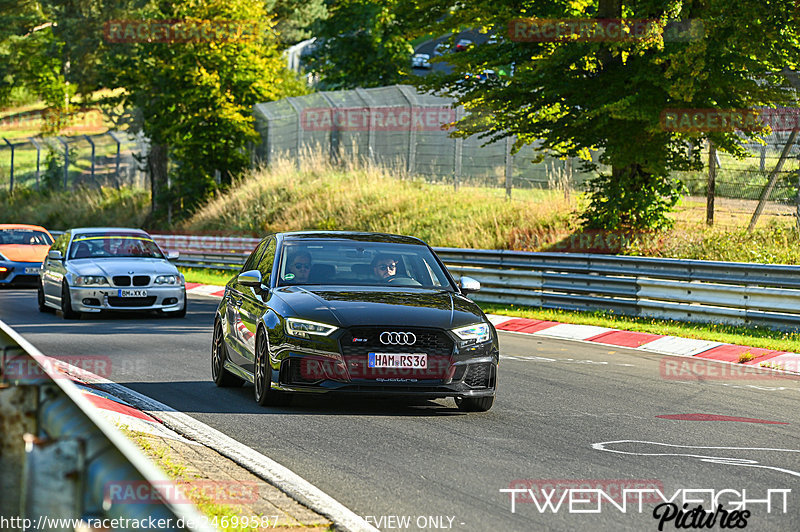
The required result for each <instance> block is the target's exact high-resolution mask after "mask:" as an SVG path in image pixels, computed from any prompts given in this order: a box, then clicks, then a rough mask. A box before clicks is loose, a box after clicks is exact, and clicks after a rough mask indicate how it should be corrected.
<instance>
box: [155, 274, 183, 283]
mask: <svg viewBox="0 0 800 532" xmlns="http://www.w3.org/2000/svg"><path fill="white" fill-rule="evenodd" d="M153 282H154V283H155V284H178V282H179V280H178V276H177V275H159V276H157V277H156V280H155V281H153Z"/></svg>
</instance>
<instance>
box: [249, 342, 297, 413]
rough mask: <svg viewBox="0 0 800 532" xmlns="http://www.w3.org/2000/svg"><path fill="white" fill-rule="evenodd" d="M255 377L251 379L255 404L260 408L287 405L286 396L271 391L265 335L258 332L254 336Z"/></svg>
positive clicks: (269, 366) (287, 399)
mask: <svg viewBox="0 0 800 532" xmlns="http://www.w3.org/2000/svg"><path fill="white" fill-rule="evenodd" d="M255 355H256V357H255V358H256V360H255V362H256V363H255V370H256V372H255V375H254V379H253V384H254V385H255V386H254V389H255V399H256V403H258V404H259V405H261V406H279V405H286V404H289V397H288V396H287V395H286V394H282V393H280V392H276V391H275V390H273V389H272V366H271V365H270V363H269V348H268V345H267V335H266V334H265V333H264V331H263V330H259V331H258V334H257V335H256V353H255Z"/></svg>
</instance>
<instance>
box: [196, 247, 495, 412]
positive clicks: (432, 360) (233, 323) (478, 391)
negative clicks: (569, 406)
mask: <svg viewBox="0 0 800 532" xmlns="http://www.w3.org/2000/svg"><path fill="white" fill-rule="evenodd" d="M479 289H480V283H478V282H477V281H475V280H474V279H470V278H468V277H462V278H461V279H460V282H456V281H455V280H454V279H453V278H452V277H451V276H450V274H449V273H448V271H447V269H446V268H445V267H444V265H443V264H442V262H441V261H440V260H439V258H438V257H437V256H436V254H435V253H434V252H433V250H432V249H431V248H430V247H429V246H428V245H427V244H425V243H424V242H422V241H421V240H419V239H416V238H412V237H408V236H400V235H387V234H377V233H352V232H333V231H332V232H297V233H279V234H275V235H271V236H268V237H267V238H265V239H264V240H262V241H261V243H260V244H259V245H258V246H257V247H256V249H255V250H254V251H253V252H252V253H251V254H250V256H249V257H248V259H247V261H246V262H245V264H244V266H243V267H242V269H241V271H240V273H239V274H238V275H237V276H236V277H234V278H233V279H231V280H230V281H229V282H228V284H227V286H226V287H225V295H224V296H223V299H222V301H221V302H220V305H219V308H218V309H217V313H216V316H215V319H214V336H213V340H212V348H211V351H212V353H211V356H212V360H211V368H212V378H213V380H214V382H215V383H216V384H217V385H218V386H238V385H242V384H243V383H245V382H251V383H253V384H254V385H255V399H256V401H257V402H258V403H259V404H261V405H267V404H276V403H280V402H283V400H285V399H286V398H287V397H288V396H287V395H286V394H289V393H292V394H299V393H305V394H321V393H354V394H366V395H370V394H373V395H374V394H384V395H385V394H389V395H394V396H409V397H423V398H443V397H453V398H454V399H455V402H456V405H457V406H458V408H459V409H461V410H463V411H468V412H469V411H480V412H484V411H486V410H489V409H490V408H491V406H492V403H493V401H494V397H495V391H496V388H497V364H498V360H499V356H500V353H499V345H498V339H497V332H496V331H495V329H494V326H493V325H492V324H491V322H490V321H489V320H488V318H487V317H486V316H485V315H484V313H483V312H482V311H481V309H480V307H478V305H476V304H475V303H474V302H472V301H471V300H469V299H468V298H467V297H466V295H467V294H468V293H470V292H475V291H477V290H479Z"/></svg>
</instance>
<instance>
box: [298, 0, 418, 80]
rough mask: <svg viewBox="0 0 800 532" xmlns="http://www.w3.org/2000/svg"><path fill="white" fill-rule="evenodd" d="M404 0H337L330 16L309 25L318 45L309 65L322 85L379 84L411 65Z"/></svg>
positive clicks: (402, 74)
mask: <svg viewBox="0 0 800 532" xmlns="http://www.w3.org/2000/svg"><path fill="white" fill-rule="evenodd" d="M403 4H404V2H403V0H336V1H333V2H331V3H330V4H329V7H328V11H329V17H328V18H327V19H325V20H320V21H318V22H317V23H316V24H315V25H314V35H315V37H316V38H317V49H316V51H315V52H314V54H313V55H312V57H311V58H310V60H309V68H310V69H311V70H313V71H314V72H315V73H316V74H318V75H319V76H320V78H321V79H320V87H321V88H325V89H326V90H336V89H352V88H356V87H382V86H386V85H392V84H395V83H398V82H400V81H401V80H403V79H405V78H406V77H407V76H408V74H409V71H410V69H411V55H412V53H413V51H414V49H413V48H412V46H411V44H410V42H409V38H408V35H407V34H408V33H409V32H411V31H412V30H411V28H410V26H409V24H408V23H407V22H406V21H405V20H404V19H403V17H402V9H403V8H402V6H403Z"/></svg>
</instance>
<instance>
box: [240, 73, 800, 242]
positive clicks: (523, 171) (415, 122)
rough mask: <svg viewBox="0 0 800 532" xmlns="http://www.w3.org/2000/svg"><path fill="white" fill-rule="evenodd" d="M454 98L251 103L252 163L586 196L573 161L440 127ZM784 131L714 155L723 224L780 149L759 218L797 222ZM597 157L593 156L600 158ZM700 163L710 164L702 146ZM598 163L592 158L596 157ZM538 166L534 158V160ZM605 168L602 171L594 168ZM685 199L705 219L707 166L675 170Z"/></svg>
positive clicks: (388, 94)
mask: <svg viewBox="0 0 800 532" xmlns="http://www.w3.org/2000/svg"><path fill="white" fill-rule="evenodd" d="M463 113H464V110H463V109H462V108H460V107H458V108H453V107H452V99H450V98H444V97H437V96H433V95H430V94H423V93H419V92H417V91H416V90H415V89H414V88H413V87H410V86H404V85H394V86H390V87H380V88H373V89H355V90H346V91H333V92H317V93H314V94H310V95H307V96H302V97H297V98H286V99H284V100H279V101H275V102H268V103H261V104H258V105H256V106H255V116H256V124H257V129H258V130H259V132H260V133H261V138H262V142H261V144H260V145H258V146H257V147H256V150H255V151H256V153H255V155H256V157H257V158H258V159H260V160H261V161H262V162H265V163H267V164H269V162H270V161H274V160H276V159H277V158H286V157H288V158H291V159H296V160H297V161H298V165H300V164H301V161H302V159H303V155H304V154H308V153H309V152H311V153H323V154H325V155H326V156H329V157H330V160H331V162H334V163H335V162H337V161H338V160H341V159H346V158H362V159H368V160H370V161H372V162H374V163H377V164H381V165H385V166H388V167H390V168H396V169H401V170H403V171H404V172H405V173H406V175H413V176H420V175H421V176H426V178H427V179H428V180H430V181H433V182H450V183H453V184H454V185H455V186H458V185H460V184H465V185H479V186H484V187H499V188H505V191H506V193H507V194H508V195H511V191H512V190H513V189H522V188H542V189H558V190H564V191H565V192H566V193H569V191H573V190H582V189H583V187H584V184H585V183H586V181H587V180H588V179H590V178H591V177H592V176H593V174H591V173H585V172H581V171H580V169H579V161H578V160H577V159H557V158H551V157H545V158H543V159H539V158H538V157H539V153H537V152H536V151H535V145H529V146H524V147H523V148H522V149H521V150H520V151H519V152H517V153H515V154H512V153H511V145H512V142H513V139H506V140H505V141H500V142H496V143H492V144H486V145H484V144H485V139H481V138H479V137H478V136H477V135H476V136H472V137H469V138H465V139H459V138H452V137H450V136H449V135H448V130H446V129H442V126H443V125H444V124H447V123H449V122H453V121H455V120H457V119H460V118H461V117H462V116H463ZM789 137H790V132H788V131H777V132H775V133H772V134H771V135H769V136H768V137H767V138H766V144H764V145H762V144H758V143H751V144H749V145H748V146H747V147H748V150H749V151H750V152H751V153H752V154H753V156H751V157H747V158H745V159H743V160H738V159H736V158H734V157H732V156H730V155H727V154H724V153H719V154H718V156H717V157H716V159H717V167H716V187H715V190H714V194H715V197H716V202H715V208H716V209H717V210H719V211H720V212H719V216H718V217H717V221H718V222H719V224H721V225H736V226H740V225H742V224H743V223H745V224H746V222H747V221H748V220H749V217H750V216H751V215H752V214H753V212H755V210H756V207H757V205H758V202H759V198H760V197H761V195H762V192H763V191H764V190H765V187H767V185H768V183H769V182H770V181H771V179H770V175H771V174H772V173H773V170H775V169H776V166H777V165H778V161H779V160H780V159H781V154H782V153H783V151H784V148H786V149H787V153H786V156H785V157H784V161H783V163H782V167H781V168H780V169H779V171H777V172H775V176H774V179H773V180H772V181H774V183H773V185H774V186H773V187H772V188H771V191H770V192H769V194H768V195H767V197H766V198H765V200H766V202H765V208H764V216H765V217H770V216H795V212H796V206H797V205H798V204H799V203H798V202H800V198H798V175H799V174H798V172H800V170H798V148H800V146H798V141H797V139H791V140H792V143H791V145H790V146H788V147H787V146H786V144H787V141H788V140H789ZM596 155H597V154H596V153H595V154H594V156H595V157H596ZM703 157H704V161H707V160H708V147H707V146H706V147H705V153H704V156H703ZM595 160H596V159H595ZM534 161H536V162H534ZM600 170H601V171H607V170H608V169H606V168H600ZM673 177H676V178H678V179H680V180H681V181H683V182H684V184H685V185H686V187H687V191H688V194H687V196H686V197H685V198H684V201H683V202H682V208H683V209H684V210H685V209H695V210H698V211H699V212H698V214H697V216H696V218H697V219H698V220H704V219H705V215H704V213H703V212H700V211H702V210H703V209H705V208H706V191H707V186H708V167H707V166H706V168H705V169H703V170H699V171H695V172H675V173H674V174H673Z"/></svg>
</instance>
